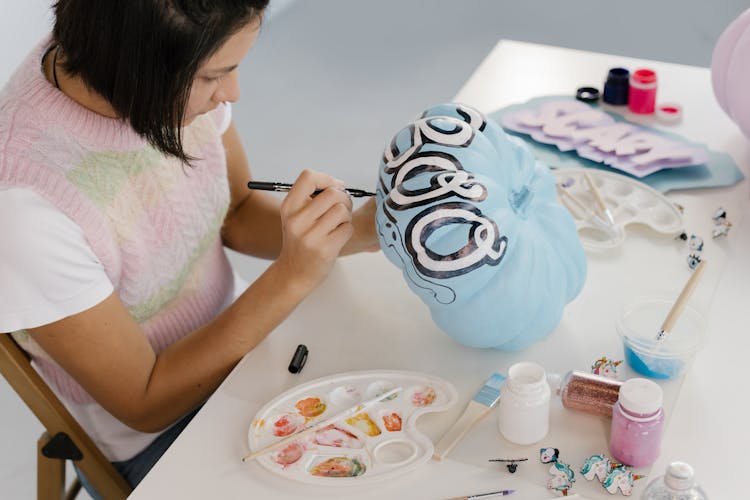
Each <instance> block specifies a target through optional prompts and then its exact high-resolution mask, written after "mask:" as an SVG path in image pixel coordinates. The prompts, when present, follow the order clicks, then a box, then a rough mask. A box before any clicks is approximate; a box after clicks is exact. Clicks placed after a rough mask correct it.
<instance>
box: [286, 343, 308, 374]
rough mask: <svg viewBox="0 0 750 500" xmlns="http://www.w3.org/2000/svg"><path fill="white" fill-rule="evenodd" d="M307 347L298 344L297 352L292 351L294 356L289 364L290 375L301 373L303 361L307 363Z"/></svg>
mask: <svg viewBox="0 0 750 500" xmlns="http://www.w3.org/2000/svg"><path fill="white" fill-rule="evenodd" d="M307 353H308V351H307V347H305V344H300V345H298V346H297V350H296V351H294V356H292V361H291V362H290V363H289V371H290V372H291V373H299V372H301V371H302V367H303V366H305V361H307Z"/></svg>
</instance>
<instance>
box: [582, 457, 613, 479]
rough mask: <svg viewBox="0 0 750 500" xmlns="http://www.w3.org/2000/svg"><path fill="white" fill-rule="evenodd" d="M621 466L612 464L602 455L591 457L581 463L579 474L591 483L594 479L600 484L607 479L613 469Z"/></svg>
mask: <svg viewBox="0 0 750 500" xmlns="http://www.w3.org/2000/svg"><path fill="white" fill-rule="evenodd" d="M621 465H622V464H618V463H616V462H612V461H611V460H610V459H609V458H607V457H605V456H604V455H591V456H590V457H589V458H587V459H586V461H585V462H583V467H582V468H581V474H583V477H585V478H586V479H588V480H589V481H593V480H594V478H595V477H596V478H597V479H598V480H599V481H600V482H603V481H604V480H605V479H607V476H608V475H609V473H610V472H612V470H613V469H615V468H616V467H620V466H621Z"/></svg>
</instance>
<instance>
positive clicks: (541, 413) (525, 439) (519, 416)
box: [498, 361, 551, 445]
mask: <svg viewBox="0 0 750 500" xmlns="http://www.w3.org/2000/svg"><path fill="white" fill-rule="evenodd" d="M550 392H551V391H550V387H549V384H548V383H547V377H546V373H545V372H544V368H543V367H542V366H540V365H538V364H536V363H531V362H528V361H524V362H521V363H516V364H514V365H513V366H511V367H510V369H509V370H508V378H507V379H506V380H505V382H504V383H503V387H502V389H501V391H500V403H499V407H500V408H499V412H500V416H499V418H498V426H499V428H500V433H501V434H502V435H503V437H504V438H505V439H507V440H508V441H510V442H511V443H515V444H520V445H527V444H532V443H536V442H537V441H540V440H541V439H543V438H544V436H546V435H547V432H548V431H549V400H550Z"/></svg>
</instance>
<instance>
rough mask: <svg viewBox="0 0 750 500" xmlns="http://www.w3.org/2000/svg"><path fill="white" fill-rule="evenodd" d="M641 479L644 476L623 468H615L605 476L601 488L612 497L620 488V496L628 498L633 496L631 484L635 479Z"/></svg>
mask: <svg viewBox="0 0 750 500" xmlns="http://www.w3.org/2000/svg"><path fill="white" fill-rule="evenodd" d="M642 477H644V476H643V475H640V474H633V473H632V472H630V471H629V470H627V469H626V468H625V467H615V468H614V469H613V470H612V472H610V473H609V474H608V475H607V478H606V479H605V480H604V482H603V483H602V486H604V488H605V489H606V490H607V491H608V492H609V493H611V494H613V495H614V494H615V493H617V488H620V491H622V494H623V495H625V496H626V497H629V496H630V495H632V494H633V484H634V483H635V481H636V479H641V478H642Z"/></svg>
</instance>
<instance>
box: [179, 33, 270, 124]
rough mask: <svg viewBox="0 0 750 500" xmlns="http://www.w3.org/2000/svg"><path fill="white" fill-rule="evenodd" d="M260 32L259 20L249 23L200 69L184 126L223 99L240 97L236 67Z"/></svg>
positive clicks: (192, 90)
mask: <svg viewBox="0 0 750 500" xmlns="http://www.w3.org/2000/svg"><path fill="white" fill-rule="evenodd" d="M259 32H260V22H259V21H258V20H254V21H251V22H249V23H248V24H247V25H246V26H245V27H244V28H242V29H241V30H240V31H238V32H237V33H235V34H234V35H232V36H231V37H229V39H227V41H226V42H225V43H224V45H222V46H221V48H219V50H217V51H216V52H215V53H214V55H212V56H211V57H210V58H209V59H208V60H206V62H205V63H204V64H203V65H202V66H201V67H200V68H199V69H198V72H197V73H196V75H195V80H193V86H192V88H191V90H190V97H189V98H188V103H187V110H186V113H185V123H184V125H189V124H190V123H191V122H192V121H193V120H194V119H195V118H196V117H197V116H199V115H202V114H204V113H208V112H209V111H211V110H213V109H216V106H218V105H219V104H220V103H221V102H224V101H228V102H234V101H236V100H237V99H239V97H240V87H239V81H238V79H237V67H238V66H239V64H240V61H242V59H243V58H244V57H245V55H246V54H247V52H248V51H249V50H250V48H251V47H252V46H253V44H254V43H255V40H256V38H258V33H259Z"/></svg>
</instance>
